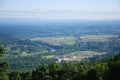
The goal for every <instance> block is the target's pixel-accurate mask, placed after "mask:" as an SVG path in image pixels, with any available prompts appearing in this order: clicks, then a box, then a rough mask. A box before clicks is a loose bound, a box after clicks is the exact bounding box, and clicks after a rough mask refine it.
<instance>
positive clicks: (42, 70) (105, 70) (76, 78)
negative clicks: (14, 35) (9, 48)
mask: <svg viewBox="0 0 120 80" xmlns="http://www.w3.org/2000/svg"><path fill="white" fill-rule="evenodd" d="M4 54H5V51H4V49H3V48H2V47H1V46H0V58H1V57H2V56H3V55H4ZM39 65H40V66H39V67H38V68H37V69H34V70H31V71H27V72H20V71H12V72H9V65H8V63H6V62H1V63H0V80H119V79H120V74H119V73H120V53H119V54H118V55H117V56H115V57H112V58H109V59H106V60H103V61H92V62H74V63H72V62H64V63H62V64H58V63H55V62H52V63H50V64H39Z"/></svg>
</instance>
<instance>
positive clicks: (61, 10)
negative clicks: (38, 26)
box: [0, 0, 120, 19]
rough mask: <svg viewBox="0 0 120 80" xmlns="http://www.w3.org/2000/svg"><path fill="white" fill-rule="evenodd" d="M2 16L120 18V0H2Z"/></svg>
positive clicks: (0, 13)
mask: <svg viewBox="0 0 120 80" xmlns="http://www.w3.org/2000/svg"><path fill="white" fill-rule="evenodd" d="M0 18H39V19H120V0H0Z"/></svg>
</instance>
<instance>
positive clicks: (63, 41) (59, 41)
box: [30, 36, 75, 45]
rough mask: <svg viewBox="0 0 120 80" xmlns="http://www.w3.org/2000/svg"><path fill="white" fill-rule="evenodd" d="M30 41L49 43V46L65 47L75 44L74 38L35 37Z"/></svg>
mask: <svg viewBox="0 0 120 80" xmlns="http://www.w3.org/2000/svg"><path fill="white" fill-rule="evenodd" d="M30 40H31V41H42V42H45V43H49V44H65V45H73V44H75V37H74V36H57V37H35V38H32V39H30Z"/></svg>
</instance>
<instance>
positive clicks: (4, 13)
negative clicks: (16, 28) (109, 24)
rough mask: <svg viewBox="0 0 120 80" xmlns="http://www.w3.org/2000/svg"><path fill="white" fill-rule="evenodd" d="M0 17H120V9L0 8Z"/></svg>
mask: <svg viewBox="0 0 120 80" xmlns="http://www.w3.org/2000/svg"><path fill="white" fill-rule="evenodd" d="M0 18H42V19H120V12H119V11H109V12H108V11H107V12H106V11H70V10H59V11H57V10H49V11H40V10H37V11H36V10H35V11H19V10H18V11H12V10H0Z"/></svg>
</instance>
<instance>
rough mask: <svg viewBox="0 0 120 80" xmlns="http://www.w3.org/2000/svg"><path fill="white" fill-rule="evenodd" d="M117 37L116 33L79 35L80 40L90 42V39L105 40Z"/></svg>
mask: <svg viewBox="0 0 120 80" xmlns="http://www.w3.org/2000/svg"><path fill="white" fill-rule="evenodd" d="M114 37H117V35H83V36H80V39H81V41H82V42H92V41H107V40H109V39H110V38H114Z"/></svg>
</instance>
